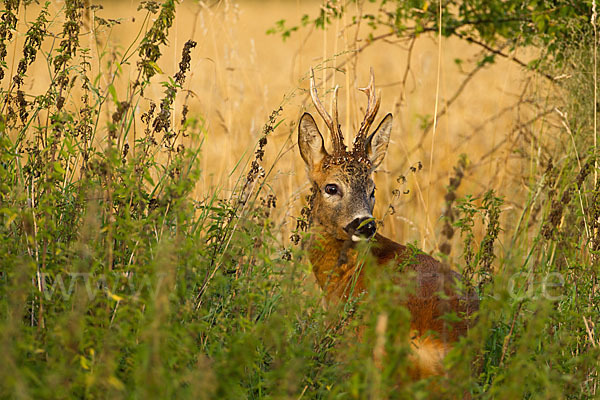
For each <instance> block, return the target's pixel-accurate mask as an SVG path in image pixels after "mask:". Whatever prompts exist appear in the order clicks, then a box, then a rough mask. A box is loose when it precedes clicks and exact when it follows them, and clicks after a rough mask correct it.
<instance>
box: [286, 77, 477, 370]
mask: <svg viewBox="0 0 600 400" xmlns="http://www.w3.org/2000/svg"><path fill="white" fill-rule="evenodd" d="M361 90H363V91H364V92H365V93H366V94H367V97H368V106H367V110H366V115H365V120H364V121H363V123H362V124H361V128H360V129H359V132H358V134H357V136H356V138H355V140H354V148H353V149H352V151H350V152H349V151H347V150H346V147H345V145H344V144H343V136H342V133H341V130H340V127H339V124H338V120H337V119H338V118H337V116H338V113H337V106H335V107H334V109H335V112H334V117H333V118H332V117H331V116H330V115H329V114H328V113H327V111H326V110H325V109H324V107H323V106H322V104H321V102H320V100H319V99H318V96H317V91H316V87H315V82H314V75H313V76H312V77H311V96H312V98H313V103H314V104H315V108H316V109H317V111H319V114H321V116H322V117H323V119H324V121H325V123H326V125H327V126H328V128H329V130H330V131H331V135H332V139H333V152H332V153H331V154H330V153H328V152H327V150H326V149H325V146H324V140H323V136H322V135H321V133H320V132H319V128H318V127H317V124H316V122H315V120H314V118H313V117H312V116H311V115H310V114H308V113H305V114H304V115H303V116H302V117H301V118H300V122H299V124H298V146H299V148H300V154H301V156H302V158H303V160H304V161H305V163H306V166H307V168H308V175H309V179H310V181H311V183H312V185H313V188H314V197H313V200H312V214H311V225H312V231H311V233H312V234H311V236H310V239H309V241H308V243H307V245H308V247H307V248H308V254H309V258H310V261H311V263H312V265H313V271H314V273H315V276H316V278H317V282H318V283H319V285H320V286H321V288H322V289H323V291H324V292H325V297H326V300H327V302H328V303H339V302H344V301H346V300H348V298H350V297H351V296H358V295H360V294H361V293H363V292H364V291H365V290H367V288H368V287H369V285H368V282H366V279H367V276H368V275H369V274H366V273H365V271H364V270H363V269H362V267H360V266H359V263H357V251H356V250H355V248H354V246H355V243H356V242H354V240H360V238H361V237H365V236H372V235H373V233H374V230H375V226H374V224H373V222H372V219H373V216H372V212H373V207H374V205H375V197H374V193H375V192H374V190H375V185H374V182H373V180H372V179H371V175H372V173H373V171H374V170H375V169H376V168H377V167H378V165H379V164H380V163H381V161H382V160H383V158H384V156H385V153H386V151H387V147H388V143H389V140H390V133H391V129H392V115H391V114H387V115H386V116H385V117H384V118H383V120H382V121H381V123H380V124H379V126H378V127H377V128H376V129H375V132H373V133H372V134H370V135H369V134H368V131H369V128H370V125H371V123H372V122H373V120H374V118H375V114H376V113H377V110H378V108H379V99H378V98H377V96H376V95H375V89H374V85H373V72H372V71H371V81H370V83H369V86H368V87H367V88H365V89H361ZM336 96H337V88H336V90H335V92H334V104H337V102H336V100H335V98H336ZM370 240H371V242H370V251H371V254H372V256H373V257H374V258H375V261H376V263H377V265H378V266H381V267H385V268H391V269H392V271H391V272H393V274H392V275H393V276H394V277H395V278H394V283H395V284H397V285H400V286H405V287H407V293H408V294H407V297H406V300H405V301H404V302H403V305H404V306H406V307H407V308H408V310H409V311H410V313H411V316H412V319H411V337H410V338H407V340H410V343H411V348H412V350H413V351H412V355H411V361H412V363H413V368H412V369H411V374H412V376H413V377H414V378H422V377H426V376H430V375H439V374H441V373H443V368H442V361H443V358H444V356H445V355H446V353H447V352H448V350H449V349H451V347H452V344H453V343H454V342H456V341H457V340H458V339H459V337H460V336H463V335H464V334H465V333H466V332H467V329H468V321H469V318H468V316H469V315H470V314H471V313H472V312H473V311H475V310H476V309H477V308H478V304H479V302H478V299H477V297H476V296H474V295H473V294H469V295H468V296H465V295H462V294H461V293H459V292H458V291H457V288H456V283H457V282H458V281H459V280H460V275H459V274H457V273H456V272H454V271H452V270H451V269H450V268H448V267H447V266H446V265H444V264H442V263H440V262H438V261H437V260H435V259H434V258H432V257H430V256H428V255H426V254H423V253H422V252H420V251H418V250H416V249H412V248H408V247H406V246H403V245H401V244H399V243H396V242H394V241H392V240H390V239H388V238H386V237H383V236H381V235H379V234H375V235H374V236H373V237H372V238H371V239H370ZM359 268H360V269H359ZM411 289H412V290H411ZM448 313H455V314H456V316H458V317H459V320H458V322H448V321H445V320H444V318H443V316H444V315H446V314H448Z"/></svg>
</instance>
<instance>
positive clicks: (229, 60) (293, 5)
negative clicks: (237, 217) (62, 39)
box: [7, 1, 548, 251]
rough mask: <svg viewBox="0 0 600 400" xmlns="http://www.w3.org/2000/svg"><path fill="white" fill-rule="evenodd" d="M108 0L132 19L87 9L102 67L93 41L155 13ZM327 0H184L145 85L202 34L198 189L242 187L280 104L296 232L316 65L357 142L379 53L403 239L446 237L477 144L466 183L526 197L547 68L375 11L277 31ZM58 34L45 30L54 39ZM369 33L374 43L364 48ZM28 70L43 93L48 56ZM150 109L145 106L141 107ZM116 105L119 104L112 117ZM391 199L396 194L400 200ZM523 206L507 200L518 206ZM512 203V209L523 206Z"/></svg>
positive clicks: (127, 38)
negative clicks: (459, 177) (532, 69)
mask: <svg viewBox="0 0 600 400" xmlns="http://www.w3.org/2000/svg"><path fill="white" fill-rule="evenodd" d="M102 6H103V7H104V9H103V10H98V11H96V12H97V13H98V15H100V16H102V18H105V19H109V18H112V19H115V20H120V21H122V24H121V25H116V26H115V27H114V28H112V29H108V28H103V29H102V31H101V32H94V33H95V34H97V36H98V39H97V40H95V36H94V35H91V34H90V27H91V26H94V24H93V21H92V20H93V18H94V13H91V14H90V15H88V16H87V18H89V22H88V23H87V24H86V25H85V26H84V31H83V36H82V41H83V44H84V45H87V46H89V48H90V49H91V54H92V58H91V65H92V75H96V74H98V72H99V69H100V67H101V66H100V65H98V60H99V57H94V56H93V55H94V54H96V55H98V54H100V53H101V52H103V51H107V52H108V53H109V54H110V56H109V57H108V58H107V59H106V60H105V62H107V63H108V62H109V60H111V59H112V60H117V59H119V55H121V54H123V52H124V51H126V48H127V46H128V45H129V44H130V43H131V42H132V41H133V39H134V38H135V35H136V34H137V32H138V30H139V29H140V27H141V24H142V23H143V18H142V16H141V13H140V12H139V11H137V7H138V5H137V3H136V2H133V1H130V2H117V1H111V2H103V3H102ZM61 7H63V4H62V3H61V2H54V3H52V4H51V6H50V10H49V11H50V14H51V15H59V17H58V18H59V19H57V20H54V21H53V22H52V24H51V28H50V30H52V29H54V30H57V29H58V28H59V27H60V26H61V23H62V21H61V20H60V18H61V16H60V15H61V14H58V13H57V12H58V11H59V10H60V9H61ZM318 7H319V2H318V1H296V2H294V1H287V2H280V1H243V2H239V3H234V2H230V1H224V2H217V3H214V4H210V3H198V4H196V3H193V2H183V3H182V4H180V5H179V6H178V14H177V17H176V18H175V20H174V25H173V29H172V33H171V35H170V36H169V40H168V43H167V45H166V46H165V48H164V56H163V58H162V59H161V60H160V62H159V67H160V69H161V70H162V73H159V74H158V75H157V76H156V77H155V78H154V80H153V83H152V84H151V85H150V87H149V88H148V89H147V90H146V92H145V96H146V97H147V98H149V99H158V98H160V97H161V94H162V91H163V88H162V86H161V85H160V82H161V81H163V80H165V79H166V77H167V76H171V75H173V73H174V72H175V71H176V68H177V63H178V56H179V55H178V51H180V50H179V48H180V47H181V45H182V44H183V42H184V41H186V40H188V39H193V40H196V41H197V42H198V46H197V47H196V48H195V49H194V50H193V55H194V57H193V59H192V66H191V73H190V76H189V78H188V79H187V81H186V83H185V87H184V93H185V95H183V96H179V97H178V98H177V100H176V102H175V104H174V107H175V110H181V106H182V104H183V103H184V102H186V103H187V104H188V106H189V109H190V113H192V114H194V113H198V114H201V115H202V116H203V117H204V118H205V123H206V127H207V133H206V137H205V142H204V151H203V155H202V164H201V165H202V170H203V172H204V173H203V175H202V178H201V180H200V183H199V184H198V186H197V188H196V190H195V193H196V198H197V199H198V200H202V197H203V195H204V194H206V193H211V192H212V189H213V188H218V189H219V190H220V191H221V192H222V193H223V196H226V195H227V194H229V193H230V191H231V190H232V188H233V186H234V184H235V182H236V180H237V174H235V173H232V169H233V168H234V167H235V166H236V165H239V168H238V171H240V170H243V167H244V163H246V162H247V160H248V158H249V157H250V156H251V154H252V150H253V146H254V144H255V143H256V141H257V140H258V138H259V136H260V135H261V129H262V122H263V121H264V120H265V119H266V117H267V116H268V115H269V114H270V113H271V110H273V109H276V108H278V107H279V106H280V105H281V106H283V113H282V114H281V117H282V119H283V121H284V122H283V123H282V124H281V125H279V126H278V128H277V130H276V131H275V133H274V134H273V135H272V137H271V144H270V146H268V148H267V154H266V158H265V161H266V164H265V165H267V166H270V165H273V163H275V161H277V162H276V163H275V166H274V170H273V177H272V179H271V181H270V185H269V188H268V190H269V191H271V192H272V193H273V194H276V195H277V197H278V198H279V199H280V202H279V204H280V207H278V210H277V218H275V219H276V220H277V221H278V222H279V223H280V224H281V225H282V232H284V234H283V236H284V237H286V236H288V232H289V231H290V229H291V228H293V224H294V222H293V216H296V215H298V213H299V208H300V207H301V203H302V200H301V199H302V197H303V196H304V195H305V194H306V193H307V190H308V185H307V181H306V175H305V172H304V166H303V164H302V162H301V159H300V157H299V156H298V152H297V149H296V148H295V142H296V122H297V120H298V117H299V115H301V113H302V112H304V111H309V112H310V111H314V109H313V108H312V105H311V104H310V101H309V99H308V97H307V87H308V80H307V77H308V71H309V69H310V68H311V67H313V68H316V69H317V70H318V71H322V72H318V73H317V77H321V78H325V79H326V80H325V83H324V84H323V85H322V86H321V93H327V94H323V95H324V96H325V97H326V98H327V96H328V90H331V89H332V88H333V87H334V86H335V85H336V84H339V85H340V87H341V96H340V110H341V113H342V121H344V122H343V127H342V129H343V131H344V132H345V137H346V140H347V141H348V142H349V141H350V140H352V137H353V134H354V132H356V130H357V127H358V125H359V124H360V121H361V120H362V112H363V110H364V107H365V103H364V100H365V99H364V98H363V95H362V93H360V92H359V91H358V90H356V88H357V87H361V86H364V85H365V84H366V81H367V79H368V70H369V68H370V67H373V68H374V70H375V77H376V86H377V87H378V89H379V90H381V94H382V107H381V110H382V112H388V111H390V112H392V113H393V114H394V117H395V121H394V129H393V133H392V141H391V146H390V150H389V153H388V156H387V157H386V159H385V161H384V163H383V165H382V167H381V168H380V171H379V172H378V173H377V176H376V184H377V187H378V196H377V207H376V211H375V213H376V214H375V215H376V216H377V217H379V218H383V216H385V220H384V226H383V232H384V233H385V234H387V235H390V236H392V237H396V238H398V239H399V240H401V241H411V242H412V241H417V242H418V244H419V245H420V246H421V247H423V248H424V249H425V250H427V251H437V250H438V248H439V246H440V244H441V243H440V242H441V240H442V239H440V231H441V229H442V227H443V223H442V221H441V219H440V218H441V216H442V215H443V212H444V204H445V201H444V195H445V193H446V186H447V185H448V181H449V178H450V176H451V175H452V170H453V167H454V166H455V165H456V164H457V163H458V162H459V158H460V155H461V154H465V155H466V156H467V158H468V165H469V167H468V168H467V171H466V174H465V178H464V180H463V181H462V184H461V187H460V188H459V189H458V190H459V195H460V194H462V193H473V194H476V195H481V194H483V192H484V191H485V190H488V189H490V188H492V189H494V190H496V192H497V193H499V194H501V195H504V196H506V197H507V198H508V199H512V200H514V202H515V203H518V199H520V198H522V196H523V191H522V189H523V188H522V187H521V185H522V182H521V176H522V175H523V174H524V173H526V169H527V162H529V161H531V160H526V159H523V158H522V157H520V156H519V154H518V150H519V149H520V148H521V146H524V145H527V143H528V142H529V141H532V144H531V145H532V146H533V145H534V144H533V142H534V141H535V140H537V138H538V136H539V132H536V131H535V130H536V125H535V124H531V125H528V126H527V129H532V130H533V131H531V132H526V133H525V132H523V127H522V126H521V124H522V123H523V121H527V120H528V119H529V118H532V117H535V116H536V115H537V112H538V111H539V110H536V109H535V107H532V106H531V104H529V103H528V101H529V100H530V97H531V96H530V93H531V92H535V93H536V96H539V97H543V96H544V94H543V92H540V90H542V91H543V90H548V89H547V88H546V85H545V82H541V81H540V80H541V79H543V78H539V77H537V76H536V75H535V74H532V73H527V72H525V71H523V69H522V68H520V67H519V66H518V65H516V64H515V63H513V62H511V61H510V60H505V59H498V60H497V62H496V63H495V64H493V65H490V66H486V67H485V68H482V69H477V65H476V64H475V61H476V60H477V56H478V54H479V49H478V48H477V47H476V46H469V45H467V44H465V43H462V42H458V41H457V40H453V39H440V40H441V43H438V39H435V38H432V37H427V36H423V37H420V38H419V39H417V40H416V41H415V43H414V44H412V45H411V44H410V43H403V42H400V41H394V40H391V41H380V42H377V43H375V44H373V45H371V46H366V45H367V44H368V43H367V40H366V39H365V35H366V33H368V32H369V31H370V28H368V27H366V26H365V25H364V24H362V25H359V26H358V27H356V26H349V27H347V25H348V24H349V20H348V18H346V19H343V20H339V21H337V22H335V25H334V26H335V29H334V26H330V27H329V28H328V29H326V30H325V31H315V30H314V29H307V30H305V31H301V32H298V33H296V34H294V35H292V37H291V38H289V39H288V40H286V41H282V40H281V39H280V38H279V37H278V36H276V35H266V31H267V30H268V29H269V28H270V27H272V26H273V25H274V23H275V22H276V21H278V20H281V19H286V20H289V21H295V20H298V19H299V16H301V15H303V14H310V13H311V12H314V10H315V9H317V8H318ZM355 7H356V10H351V11H352V12H353V13H355V14H356V15H359V14H361V13H365V12H367V11H369V7H374V5H372V4H370V3H365V4H362V5H360V6H359V5H356V6H355ZM363 7H364V9H363ZM36 11H37V10H36V8H35V7H28V9H27V13H28V14H29V15H35V14H36ZM19 24H20V25H19V28H18V29H19V30H20V31H23V30H24V28H25V19H23V20H20V21H19ZM51 45H52V44H51V43H48V44H46V46H47V50H48V49H49V48H48V47H49V46H51ZM54 45H56V44H54ZM20 46H22V41H20V40H19V38H17V40H15V41H14V42H13V43H12V45H11V47H10V48H9V56H8V58H7V60H10V68H11V69H14V68H16V65H15V63H16V62H17V61H18V56H17V53H18V50H19V49H20ZM364 46H366V48H365V49H364V51H360V52H357V49H361V48H363V47H364ZM409 47H411V48H410V50H409ZM15 50H16V51H15ZM438 56H441V58H440V57H438ZM458 56H460V58H461V59H462V60H463V61H462V62H461V63H457V62H456V59H457V58H458ZM511 56H519V57H526V56H527V54H521V53H519V54H511ZM438 66H439V71H440V73H439V81H438V74H437V69H438ZM111 68H117V67H115V66H112V67H111ZM120 68H122V71H123V72H122V73H121V74H120V76H118V77H117V78H116V81H115V82H114V87H115V89H116V93H117V95H118V97H119V98H124V97H125V96H126V94H127V91H128V90H129V89H130V87H131V82H132V81H133V80H134V78H135V72H136V70H135V65H134V64H130V65H122V66H120ZM475 69H477V72H476V73H474V74H473V76H472V77H469V72H470V71H473V70H475ZM115 73H116V71H115ZM29 75H30V76H31V77H32V78H33V79H30V80H29V81H28V82H27V83H26V85H27V86H26V87H25V89H26V90H27V91H29V92H31V93H41V92H42V91H43V90H44V88H45V87H47V85H48V83H49V80H50V75H49V71H48V70H47V69H46V68H45V66H44V65H43V64H41V63H35V64H34V65H32V67H31V69H30V72H29ZM101 79H106V78H105V77H104V76H102V78H101ZM465 80H466V82H465ZM100 85H101V86H102V82H101V83H100ZM438 85H439V90H438ZM105 86H108V82H105ZM457 93H459V94H460V95H458V96H457ZM75 97H77V96H75ZM436 103H437V106H438V112H439V113H440V114H441V115H440V116H439V118H438V119H437V121H436V122H437V125H436V127H435V135H434V132H433V131H434V129H427V130H425V129H424V127H425V126H426V125H427V123H428V122H429V121H430V120H432V119H433V114H434V111H435V109H436ZM143 111H144V110H143V109H138V110H136V113H137V114H141V113H142V112H143ZM108 118H110V115H109V111H108V109H107V110H106V112H105V115H104V119H108ZM179 119H180V118H179V116H178V115H177V114H176V113H174V114H173V115H172V120H173V123H174V124H178V123H179ZM136 121H137V120H136ZM134 123H139V122H134ZM542 123H543V122H542ZM134 128H135V127H134ZM137 130H138V131H140V130H141V127H139V126H138V127H137ZM129 140H130V141H132V140H133V137H130V139H129ZM186 140H187V139H183V141H184V142H185V141H186ZM419 162H420V163H422V165H423V169H422V170H421V171H420V172H419V173H417V174H414V173H411V170H410V167H411V166H414V165H417V164H418V163H419ZM400 176H405V177H406V178H407V182H406V183H405V184H402V183H398V178H399V177H400ZM395 189H399V192H398V191H396V192H395V191H394V190H395ZM394 194H398V195H396V196H394ZM389 205H393V212H390V210H389V209H388V206H389ZM512 207H513V204H511V202H510V201H509V202H507V205H506V209H507V211H508V210H510V209H511V208H512ZM504 215H506V216H509V215H510V212H508V213H504Z"/></svg>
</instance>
